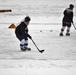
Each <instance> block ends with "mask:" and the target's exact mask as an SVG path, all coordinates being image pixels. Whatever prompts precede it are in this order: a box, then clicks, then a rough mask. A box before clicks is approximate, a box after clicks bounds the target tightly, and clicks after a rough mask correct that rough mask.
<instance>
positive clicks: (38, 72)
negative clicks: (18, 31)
mask: <svg viewBox="0 0 76 75" xmlns="http://www.w3.org/2000/svg"><path fill="white" fill-rule="evenodd" d="M69 3H73V4H74V5H75V9H74V13H76V3H75V0H67V1H65V0H53V1H51V0H31V1H30V0H28V1H27V0H0V9H12V12H8V13H0V75H30V74H31V75H76V41H75V40H76V31H75V29H74V27H73V26H72V28H71V36H65V33H66V31H65V32H64V36H63V37H60V36H59V32H60V28H61V22H62V17H63V14H62V12H63V10H64V9H65V8H66V7H68V5H69ZM26 15H29V16H30V17H31V19H32V20H31V22H30V25H29V27H28V28H29V34H30V35H31V36H32V37H33V40H34V41H35V43H36V44H37V46H38V47H39V49H44V50H45V51H44V52H43V53H40V52H38V50H37V49H36V47H35V46H34V44H33V43H32V41H31V40H29V47H31V49H32V51H29V52H21V51H20V48H19V43H20V42H19V40H18V39H17V38H16V36H15V33H14V31H15V29H9V28H8V27H9V26H10V25H11V23H14V24H15V25H18V24H19V23H20V21H22V20H23V19H24V17H25V16H26ZM75 20H76V14H75V16H74V22H75ZM75 24H76V22H75Z"/></svg>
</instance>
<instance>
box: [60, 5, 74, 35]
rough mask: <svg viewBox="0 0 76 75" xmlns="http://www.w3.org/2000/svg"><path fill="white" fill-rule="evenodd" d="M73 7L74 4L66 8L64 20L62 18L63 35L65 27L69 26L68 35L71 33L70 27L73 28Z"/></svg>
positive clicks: (61, 33)
mask: <svg viewBox="0 0 76 75" xmlns="http://www.w3.org/2000/svg"><path fill="white" fill-rule="evenodd" d="M73 8H74V5H73V4H70V5H69V8H67V9H65V10H64V12H63V14H64V17H63V20H62V28H61V32H60V36H63V32H64V29H65V27H66V26H67V30H66V36H69V35H70V33H69V32H70V28H71V23H73Z"/></svg>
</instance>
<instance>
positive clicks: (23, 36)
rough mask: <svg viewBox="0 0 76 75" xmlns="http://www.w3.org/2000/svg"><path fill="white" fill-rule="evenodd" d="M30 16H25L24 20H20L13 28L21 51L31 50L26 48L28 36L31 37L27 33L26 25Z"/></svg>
mask: <svg viewBox="0 0 76 75" xmlns="http://www.w3.org/2000/svg"><path fill="white" fill-rule="evenodd" d="M30 20H31V18H30V17H29V16H26V17H25V19H24V21H22V22H21V23H20V24H19V25H18V26H17V27H16V29H15V34H16V37H17V38H18V39H19V40H20V48H21V50H22V51H26V50H31V48H28V38H30V39H32V37H31V36H30V35H29V34H28V25H29V22H30Z"/></svg>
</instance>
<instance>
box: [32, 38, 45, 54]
mask: <svg viewBox="0 0 76 75" xmlns="http://www.w3.org/2000/svg"><path fill="white" fill-rule="evenodd" d="M31 40H32V42H33V44H34V45H35V46H36V48H37V49H38V51H39V52H41V53H42V52H44V50H39V48H38V47H37V45H36V44H35V42H34V41H33V39H31Z"/></svg>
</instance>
